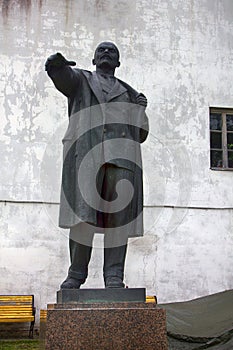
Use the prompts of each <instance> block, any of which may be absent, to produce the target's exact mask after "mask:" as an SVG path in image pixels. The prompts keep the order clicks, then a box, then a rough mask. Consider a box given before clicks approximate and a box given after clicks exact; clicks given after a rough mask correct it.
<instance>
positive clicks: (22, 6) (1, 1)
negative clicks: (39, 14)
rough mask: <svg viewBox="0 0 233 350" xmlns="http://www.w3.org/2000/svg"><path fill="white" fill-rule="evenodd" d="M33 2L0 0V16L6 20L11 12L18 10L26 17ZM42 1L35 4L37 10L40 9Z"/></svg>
mask: <svg viewBox="0 0 233 350" xmlns="http://www.w3.org/2000/svg"><path fill="white" fill-rule="evenodd" d="M32 1H33V0H0V8H1V10H2V11H1V12H2V16H3V17H4V18H5V19H6V18H7V17H9V16H10V15H11V12H12V11H15V10H16V9H19V10H20V11H24V12H25V13H26V14H27V15H28V14H30V11H31V7H32ZM42 2H43V0H38V1H37V4H38V6H39V8H40V9H41V7H42Z"/></svg>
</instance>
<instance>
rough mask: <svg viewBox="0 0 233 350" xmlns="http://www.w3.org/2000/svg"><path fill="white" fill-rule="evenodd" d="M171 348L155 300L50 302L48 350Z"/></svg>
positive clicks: (151, 349) (146, 349)
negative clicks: (89, 302)
mask: <svg viewBox="0 0 233 350" xmlns="http://www.w3.org/2000/svg"><path fill="white" fill-rule="evenodd" d="M142 349H143V350H167V336H166V317H165V310H163V309H159V308H157V307H156V304H155V303H143V302H140V303H132V302H130V303H94V304H84V303H76V304H73V303H72V304H54V305H48V312H47V329H46V350H142Z"/></svg>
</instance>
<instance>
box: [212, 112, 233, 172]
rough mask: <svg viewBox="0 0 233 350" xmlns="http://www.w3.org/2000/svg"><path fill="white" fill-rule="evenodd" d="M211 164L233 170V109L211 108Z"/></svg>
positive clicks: (221, 168) (216, 167) (218, 167)
mask: <svg viewBox="0 0 233 350" xmlns="http://www.w3.org/2000/svg"><path fill="white" fill-rule="evenodd" d="M210 166H211V169H218V170H225V169H229V170H233V109H218V108H210Z"/></svg>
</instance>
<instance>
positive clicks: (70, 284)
mask: <svg viewBox="0 0 233 350" xmlns="http://www.w3.org/2000/svg"><path fill="white" fill-rule="evenodd" d="M82 283H83V281H81V280H77V279H76V278H72V277H67V278H66V280H65V281H64V282H62V284H61V287H60V288H61V289H79V288H80V286H81V284H82Z"/></svg>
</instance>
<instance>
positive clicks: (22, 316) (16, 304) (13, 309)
mask: <svg viewBox="0 0 233 350" xmlns="http://www.w3.org/2000/svg"><path fill="white" fill-rule="evenodd" d="M35 314H36V309H35V307H34V295H0V323H5V322H12V323H13V322H31V325H30V329H29V338H33V328H34V324H35Z"/></svg>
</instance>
